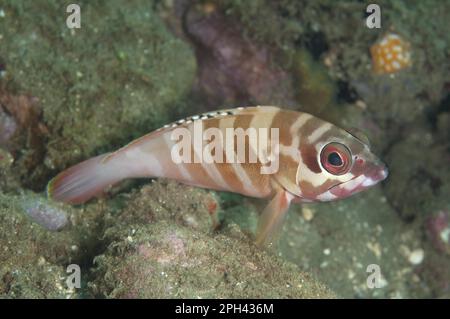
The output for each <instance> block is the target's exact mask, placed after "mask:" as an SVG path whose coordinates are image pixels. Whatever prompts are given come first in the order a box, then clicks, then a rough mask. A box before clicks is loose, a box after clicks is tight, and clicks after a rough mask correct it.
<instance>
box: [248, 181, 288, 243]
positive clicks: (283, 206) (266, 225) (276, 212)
mask: <svg viewBox="0 0 450 319" xmlns="http://www.w3.org/2000/svg"><path fill="white" fill-rule="evenodd" d="M294 198H295V196H294V195H293V194H291V193H289V192H288V191H286V190H279V191H278V192H277V193H276V194H275V196H274V197H273V198H272V200H271V201H270V202H269V204H268V205H267V206H266V207H265V208H264V211H263V212H262V214H261V216H260V217H259V222H258V229H257V231H256V245H257V246H259V247H270V246H273V245H275V244H276V242H277V240H278V237H279V234H280V232H281V230H282V228H283V223H284V219H285V217H286V213H287V212H288V210H289V205H290V203H291V201H292V200H293V199H294Z"/></svg>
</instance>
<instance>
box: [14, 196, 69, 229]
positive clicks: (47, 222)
mask: <svg viewBox="0 0 450 319" xmlns="http://www.w3.org/2000/svg"><path fill="white" fill-rule="evenodd" d="M19 206H20V208H21V209H22V210H23V212H24V213H25V214H26V215H27V216H28V217H30V218H31V220H33V221H34V222H35V223H37V224H39V225H41V226H42V227H44V228H46V229H48V230H52V231H57V230H60V229H61V228H63V227H64V226H65V225H66V224H67V222H68V218H67V213H66V212H65V211H64V210H63V209H62V205H60V204H56V203H52V202H50V201H48V200H46V199H45V198H43V197H41V196H39V195H35V194H30V193H26V194H24V195H22V196H21V198H20V200H19Z"/></svg>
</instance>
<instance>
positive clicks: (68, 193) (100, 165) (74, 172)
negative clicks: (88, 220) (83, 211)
mask: <svg viewBox="0 0 450 319" xmlns="http://www.w3.org/2000/svg"><path fill="white" fill-rule="evenodd" d="M109 155H110V153H108V154H103V155H99V156H96V157H93V158H91V159H88V160H86V161H84V162H81V163H79V164H77V165H74V166H72V167H69V168H68V169H66V170H64V171H62V172H61V173H59V174H58V175H57V176H56V177H54V178H53V179H52V180H51V181H50V182H49V183H48V185H47V196H48V197H49V198H51V199H54V200H56V201H61V202H66V203H70V204H82V203H84V202H86V201H88V200H89V199H91V198H92V197H94V196H96V195H98V194H100V193H102V191H103V190H104V189H105V188H107V187H108V186H110V185H113V184H115V183H117V182H119V181H120V180H122V179H124V178H126V172H125V170H124V169H123V167H120V165H118V164H117V161H114V159H111V158H109V157H108V156H109Z"/></svg>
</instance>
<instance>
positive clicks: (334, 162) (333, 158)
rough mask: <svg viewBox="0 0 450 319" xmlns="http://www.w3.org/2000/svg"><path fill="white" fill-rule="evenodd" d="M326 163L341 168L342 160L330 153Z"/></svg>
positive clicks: (337, 155) (334, 153) (336, 154)
mask: <svg viewBox="0 0 450 319" xmlns="http://www.w3.org/2000/svg"><path fill="white" fill-rule="evenodd" d="M328 163H330V164H331V165H333V166H341V165H342V159H341V157H340V156H339V154H338V153H336V152H332V153H330V154H329V155H328Z"/></svg>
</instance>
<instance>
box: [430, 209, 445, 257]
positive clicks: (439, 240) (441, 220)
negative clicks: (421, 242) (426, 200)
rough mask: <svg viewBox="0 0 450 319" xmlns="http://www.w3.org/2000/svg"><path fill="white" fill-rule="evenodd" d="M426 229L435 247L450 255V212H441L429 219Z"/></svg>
mask: <svg viewBox="0 0 450 319" xmlns="http://www.w3.org/2000/svg"><path fill="white" fill-rule="evenodd" d="M425 228H426V231H427V234H428V237H429V238H430V241H431V244H432V245H433V247H434V248H435V249H436V250H438V251H440V252H442V253H446V254H448V255H450V218H449V212H448V211H443V210H441V211H439V212H438V213H437V214H434V215H433V216H431V217H429V218H428V219H427V221H426V224H425Z"/></svg>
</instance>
